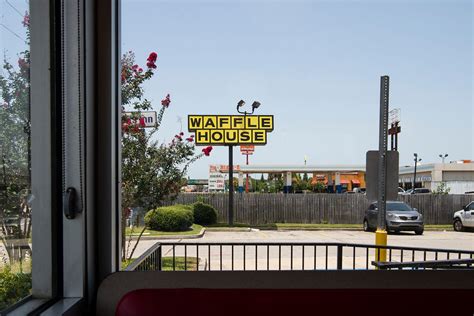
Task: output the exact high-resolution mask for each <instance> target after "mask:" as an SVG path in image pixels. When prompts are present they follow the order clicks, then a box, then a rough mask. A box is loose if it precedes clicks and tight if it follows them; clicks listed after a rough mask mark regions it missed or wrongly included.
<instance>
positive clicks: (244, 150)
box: [240, 145, 255, 155]
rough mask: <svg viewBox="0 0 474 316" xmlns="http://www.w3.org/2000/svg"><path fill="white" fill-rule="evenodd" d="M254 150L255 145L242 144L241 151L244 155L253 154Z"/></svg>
mask: <svg viewBox="0 0 474 316" xmlns="http://www.w3.org/2000/svg"><path fill="white" fill-rule="evenodd" d="M254 151H255V146H254V145H240V153H241V154H242V155H252V154H253V152H254Z"/></svg>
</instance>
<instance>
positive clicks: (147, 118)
mask: <svg viewBox="0 0 474 316" xmlns="http://www.w3.org/2000/svg"><path fill="white" fill-rule="evenodd" d="M123 114H124V115H125V116H128V117H129V118H130V119H132V121H133V122H134V123H136V124H138V123H140V119H142V121H143V123H144V124H145V126H143V127H156V111H140V112H123Z"/></svg>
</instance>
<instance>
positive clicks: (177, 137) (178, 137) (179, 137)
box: [174, 135, 183, 141]
mask: <svg viewBox="0 0 474 316" xmlns="http://www.w3.org/2000/svg"><path fill="white" fill-rule="evenodd" d="M174 138H176V139H177V140H179V141H182V140H183V138H182V137H181V136H180V135H174Z"/></svg>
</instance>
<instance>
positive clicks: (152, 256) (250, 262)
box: [126, 243, 474, 271]
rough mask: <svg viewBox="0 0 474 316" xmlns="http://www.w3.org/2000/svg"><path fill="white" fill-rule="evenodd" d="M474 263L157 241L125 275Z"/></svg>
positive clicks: (333, 249)
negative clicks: (129, 273)
mask: <svg viewBox="0 0 474 316" xmlns="http://www.w3.org/2000/svg"><path fill="white" fill-rule="evenodd" d="M384 251H385V252H386V261H384V262H382V261H381V260H380V259H381V256H382V253H383V252H384ZM473 265H474V251H464V250H453V249H432V248H416V247H398V246H376V245H364V244H350V243H157V244H155V245H154V246H153V247H151V248H150V249H149V250H148V251H146V252H145V253H144V254H143V255H142V256H140V257H139V258H138V259H136V260H135V261H134V262H133V263H132V264H131V265H130V266H128V267H127V268H126V271H200V270H201V271H272V270H277V271H282V270H299V271H301V270H370V269H474V266H473Z"/></svg>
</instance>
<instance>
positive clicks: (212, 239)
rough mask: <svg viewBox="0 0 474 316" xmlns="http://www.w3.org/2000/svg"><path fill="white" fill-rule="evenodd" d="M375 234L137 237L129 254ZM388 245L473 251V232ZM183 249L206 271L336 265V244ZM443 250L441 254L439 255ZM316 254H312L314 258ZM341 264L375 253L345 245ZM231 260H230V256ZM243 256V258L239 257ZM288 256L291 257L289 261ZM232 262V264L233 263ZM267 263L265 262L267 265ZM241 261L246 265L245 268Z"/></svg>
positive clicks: (400, 239)
mask: <svg viewBox="0 0 474 316" xmlns="http://www.w3.org/2000/svg"><path fill="white" fill-rule="evenodd" d="M374 239H375V235H374V233H366V232H362V231H345V230H337V231H258V230H254V231H249V232H206V233H205V234H204V236H203V237H202V238H196V239H165V240H159V239H156V240H142V241H141V242H140V244H139V246H138V247H137V250H136V253H135V255H134V257H138V256H139V255H140V254H142V253H143V252H145V251H146V250H147V249H148V248H149V247H151V246H152V245H153V244H155V243H156V242H160V241H161V242H164V243H177V244H180V243H188V244H189V243H191V244H197V245H199V244H203V243H225V242H228V243H235V244H251V243H269V242H270V243H292V244H298V243H303V242H305V243H308V242H309V243H330V242H337V243H352V244H364V245H370V244H373V243H374ZM388 245H390V246H404V247H419V248H437V249H453V250H467V251H474V233H472V232H463V233H457V232H452V231H426V232H425V233H424V234H423V235H422V236H417V235H415V234H413V233H408V232H407V233H399V234H390V235H389V236H388ZM185 251H186V255H187V256H193V257H196V256H198V257H199V258H200V266H201V268H202V269H207V268H208V265H209V264H211V266H212V267H213V268H212V267H211V269H220V268H221V264H222V266H223V269H225V270H226V269H231V268H232V269H236V270H241V269H255V267H257V268H258V269H262V270H264V269H266V268H267V265H269V269H280V268H281V269H290V268H292V267H293V266H294V268H297V269H301V268H303V267H305V269H307V268H310V269H311V268H314V266H315V265H316V266H317V267H318V268H323V269H324V268H326V266H328V267H329V268H334V266H335V265H336V255H337V254H336V248H331V247H330V248H329V249H326V248H325V247H323V246H318V247H317V249H315V248H314V247H309V246H307V247H305V249H303V248H302V246H294V247H291V248H290V247H289V246H286V247H281V248H280V249H279V248H278V247H276V246H275V247H270V248H267V247H265V246H260V247H258V249H256V247H255V246H247V247H246V248H245V249H244V247H243V246H235V247H233V248H232V247H230V246H224V247H222V249H220V248H219V246H213V247H211V248H210V249H209V247H207V246H200V247H199V249H198V247H196V246H188V247H187V248H186V250H185V249H184V247H183V246H176V247H175V249H174V255H176V256H184V255H185ZM172 255H173V248H172V247H171V246H166V247H164V249H163V256H172ZM401 256H404V258H405V260H410V259H412V256H413V254H412V253H411V252H409V251H406V252H405V253H403V254H402V253H400V252H399V251H394V252H393V257H392V260H393V261H403V260H402V258H401ZM434 256H435V254H434V252H433V253H430V254H428V258H427V259H428V260H430V259H435V258H434ZM444 256H446V254H440V258H443V257H444ZM315 257H316V258H315ZM343 257H344V259H343V261H344V266H349V267H352V266H354V267H355V268H363V267H365V266H366V265H367V262H370V261H371V260H373V259H374V251H373V250H369V254H367V252H366V249H364V248H357V250H354V249H352V248H346V249H345V250H344V254H343ZM231 258H232V259H231ZM244 258H245V259H244ZM290 258H292V259H291V260H290ZM414 259H416V260H423V259H424V258H423V254H422V253H417V254H415V257H414ZM232 261H235V265H233V264H232ZM267 261H269V263H267ZM244 262H245V265H246V266H244Z"/></svg>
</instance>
